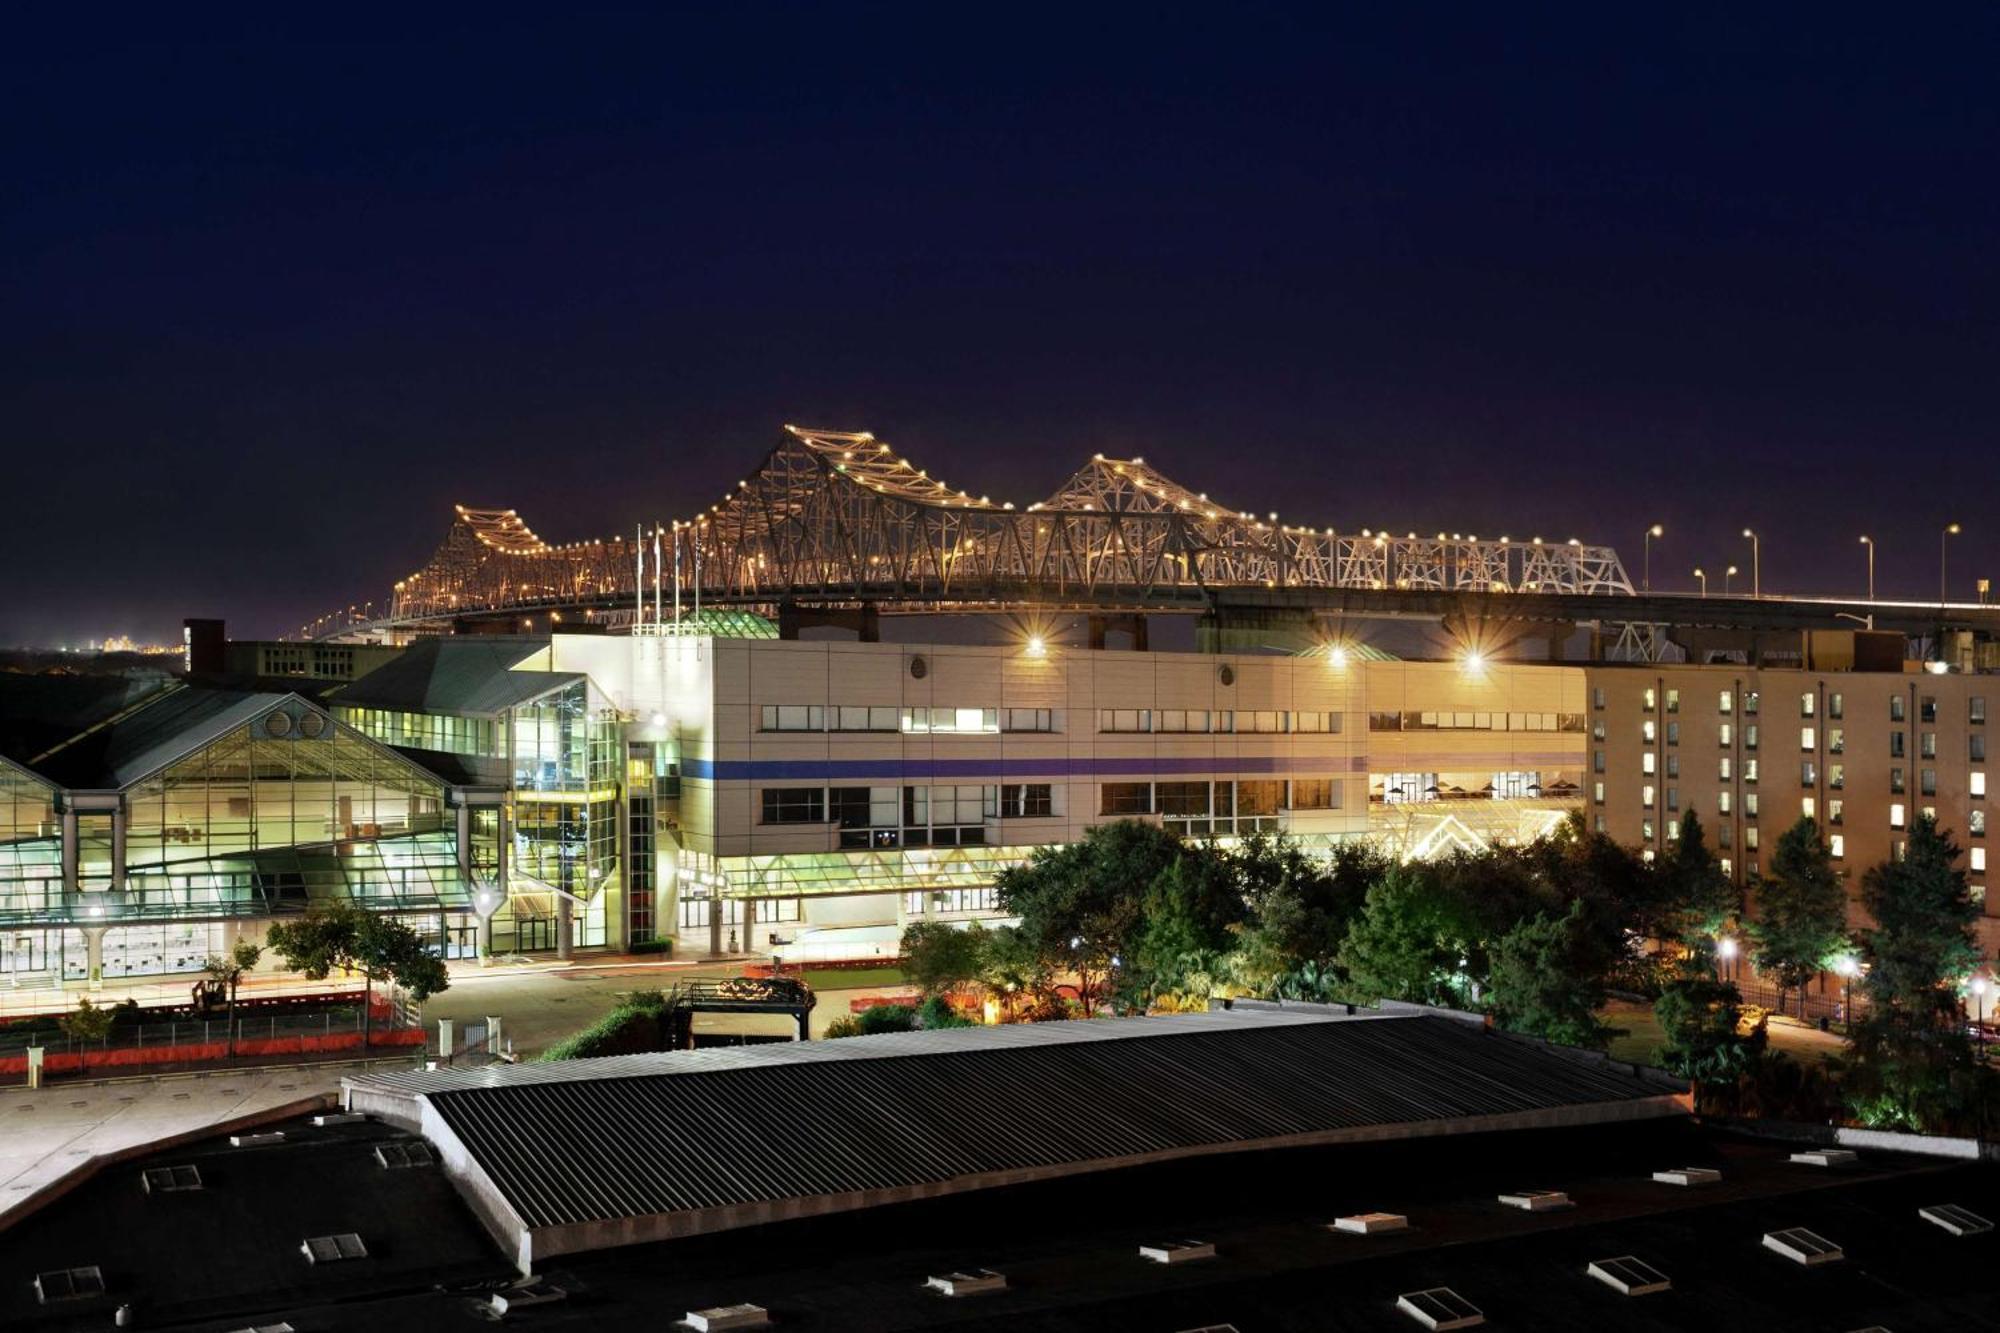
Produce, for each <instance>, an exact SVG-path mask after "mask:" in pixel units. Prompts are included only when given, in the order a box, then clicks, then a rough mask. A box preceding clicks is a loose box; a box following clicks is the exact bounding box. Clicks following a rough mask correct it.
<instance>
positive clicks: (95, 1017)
mask: <svg viewBox="0 0 2000 1333" xmlns="http://www.w3.org/2000/svg"><path fill="white" fill-rule="evenodd" d="M117 1016H118V1006H116V1005H97V1004H92V1003H91V1002H90V997H89V996H88V995H85V996H83V997H81V998H80V999H78V1000H77V1002H76V1008H75V1009H73V1010H72V1011H70V1012H69V1013H66V1014H64V1015H63V1016H62V1017H61V1018H58V1019H57V1020H56V1026H57V1027H59V1028H61V1029H62V1034H63V1036H65V1037H68V1038H69V1039H70V1040H71V1041H74V1042H79V1043H85V1042H93V1041H103V1040H104V1039H105V1038H106V1037H108V1036H110V1035H111V1024H112V1022H113V1021H114V1020H115V1019H116V1018H117Z"/></svg>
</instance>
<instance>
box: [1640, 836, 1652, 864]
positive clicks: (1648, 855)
mask: <svg viewBox="0 0 2000 1333" xmlns="http://www.w3.org/2000/svg"><path fill="white" fill-rule="evenodd" d="M1647 836H1648V837H1651V836H1652V835H1651V834H1650V833H1649V834H1647ZM1639 859H1640V860H1641V861H1644V862H1645V863H1646V864H1647V865H1651V864H1653V849H1652V848H1651V847H1647V848H1645V849H1644V850H1642V851H1641V852H1640V853H1639Z"/></svg>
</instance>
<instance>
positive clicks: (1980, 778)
mask: <svg viewBox="0 0 2000 1333" xmlns="http://www.w3.org/2000/svg"><path fill="white" fill-rule="evenodd" d="M1966 791H1967V793H1968V794H1970V795H1973V796H1984V795H1986V773H1985V771H1984V770H1980V771H1976V772H1974V773H1973V775H1972V779H1971V785H1970V786H1968V787H1967V788H1966Z"/></svg>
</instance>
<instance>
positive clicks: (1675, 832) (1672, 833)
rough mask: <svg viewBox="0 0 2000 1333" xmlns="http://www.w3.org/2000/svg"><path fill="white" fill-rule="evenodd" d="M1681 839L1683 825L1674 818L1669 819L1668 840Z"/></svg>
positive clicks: (1677, 840)
mask: <svg viewBox="0 0 2000 1333" xmlns="http://www.w3.org/2000/svg"><path fill="white" fill-rule="evenodd" d="M1680 840H1681V826H1680V825H1679V824H1676V823H1675V822H1674V821H1673V820H1671V819H1669V820H1668V821H1667V841H1668V842H1679V841H1680Z"/></svg>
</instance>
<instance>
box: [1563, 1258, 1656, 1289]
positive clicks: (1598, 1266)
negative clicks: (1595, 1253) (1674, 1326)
mask: <svg viewBox="0 0 2000 1333" xmlns="http://www.w3.org/2000/svg"><path fill="white" fill-rule="evenodd" d="M1583 1271H1584V1272H1586V1273H1588V1274H1589V1275H1590V1276H1591V1277H1594V1278H1596V1279H1597V1280H1598V1281H1599V1282H1602V1283H1603V1284H1604V1285H1605V1286H1607V1287H1610V1288H1611V1289H1612V1290H1613V1291H1617V1292H1622V1293H1624V1294H1625V1295H1627V1296H1651V1295H1653V1294H1654V1293H1655V1292H1660V1291H1666V1290H1669V1289H1670V1288H1671V1287H1672V1286H1673V1285H1674V1284H1673V1283H1672V1282H1670V1281H1669V1280H1668V1279H1667V1275H1666V1274H1665V1273H1662V1272H1661V1271H1660V1270H1659V1269H1657V1268H1655V1267H1653V1266H1652V1265H1651V1264H1649V1263H1647V1262H1646V1261H1645V1260H1643V1259H1635V1258H1633V1257H1632V1256H1631V1255H1629V1254H1627V1255H1621V1256H1620V1257H1618V1258H1616V1259H1595V1260H1592V1261H1591V1264H1590V1267H1588V1268H1586V1269H1584V1270H1583Z"/></svg>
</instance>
